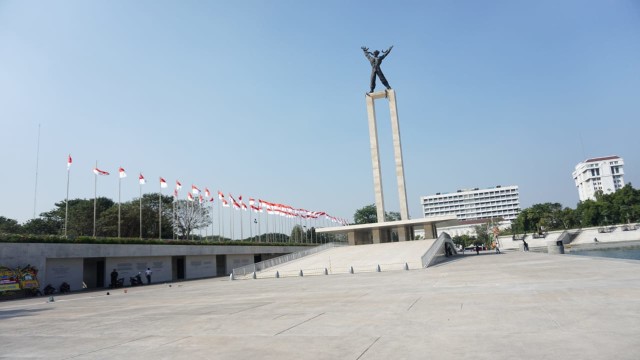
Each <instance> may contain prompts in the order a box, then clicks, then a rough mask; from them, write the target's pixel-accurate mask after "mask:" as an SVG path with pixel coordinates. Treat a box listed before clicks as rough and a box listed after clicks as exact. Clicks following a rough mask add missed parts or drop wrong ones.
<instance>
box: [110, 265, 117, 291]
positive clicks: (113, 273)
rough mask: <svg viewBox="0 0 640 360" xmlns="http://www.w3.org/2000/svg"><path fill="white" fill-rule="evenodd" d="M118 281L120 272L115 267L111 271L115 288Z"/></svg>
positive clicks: (112, 283) (112, 285) (112, 284)
mask: <svg viewBox="0 0 640 360" xmlns="http://www.w3.org/2000/svg"><path fill="white" fill-rule="evenodd" d="M117 283H118V272H117V271H116V269H113V271H112V272H111V288H112V289H115V288H116V285H117Z"/></svg>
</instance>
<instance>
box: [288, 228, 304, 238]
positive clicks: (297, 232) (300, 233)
mask: <svg viewBox="0 0 640 360" xmlns="http://www.w3.org/2000/svg"><path fill="white" fill-rule="evenodd" d="M304 236H305V233H304V230H302V226H300V225H295V226H294V227H293V229H291V237H290V239H291V241H293V242H302V241H303V240H304Z"/></svg>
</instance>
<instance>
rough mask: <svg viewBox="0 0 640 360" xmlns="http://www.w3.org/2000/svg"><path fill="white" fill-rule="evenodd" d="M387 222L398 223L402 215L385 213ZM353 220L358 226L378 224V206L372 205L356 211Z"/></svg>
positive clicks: (392, 212)
mask: <svg viewBox="0 0 640 360" xmlns="http://www.w3.org/2000/svg"><path fill="white" fill-rule="evenodd" d="M384 218H385V221H397V220H400V213H399V212H395V211H391V212H386V211H385V213H384ZM353 220H354V222H355V223H356V224H373V223H377V222H378V212H377V210H376V205H375V204H371V205H367V206H365V207H362V208H360V209H358V210H356V212H355V214H353Z"/></svg>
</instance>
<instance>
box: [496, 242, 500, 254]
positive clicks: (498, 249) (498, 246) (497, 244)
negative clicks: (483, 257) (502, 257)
mask: <svg viewBox="0 0 640 360" xmlns="http://www.w3.org/2000/svg"><path fill="white" fill-rule="evenodd" d="M496 254H500V243H499V242H497V241H496Z"/></svg>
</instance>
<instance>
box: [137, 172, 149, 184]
mask: <svg viewBox="0 0 640 360" xmlns="http://www.w3.org/2000/svg"><path fill="white" fill-rule="evenodd" d="M138 182H140V185H144V184H146V183H147V180H145V178H144V175H142V173H140V176H138Z"/></svg>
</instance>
